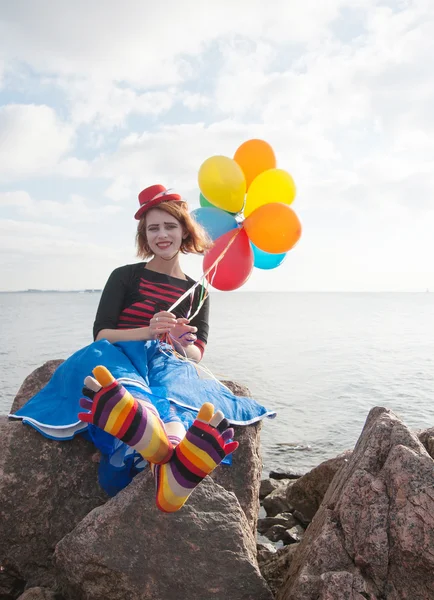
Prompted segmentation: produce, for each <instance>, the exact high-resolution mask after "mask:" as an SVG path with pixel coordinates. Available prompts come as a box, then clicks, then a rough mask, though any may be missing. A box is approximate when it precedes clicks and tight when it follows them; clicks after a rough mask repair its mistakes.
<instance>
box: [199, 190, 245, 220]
mask: <svg viewBox="0 0 434 600" xmlns="http://www.w3.org/2000/svg"><path fill="white" fill-rule="evenodd" d="M199 202H200V205H201V206H202V207H203V208H205V207H206V206H207V207H210V208H218V206H215V204H211V202H208V200H207V199H206V198H205V196H204V195H203V194H202V193H201V194H200V196H199ZM219 210H222V211H223V212H227V213H228V214H229V215H236V214H237V213H231V212H229V211H228V210H223V209H222V208H220V209H219Z"/></svg>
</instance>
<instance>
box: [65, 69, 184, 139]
mask: <svg viewBox="0 0 434 600" xmlns="http://www.w3.org/2000/svg"><path fill="white" fill-rule="evenodd" d="M58 84H59V85H60V86H61V87H62V88H63V90H64V91H65V93H66V94H67V96H68V102H69V105H70V113H71V120H72V122H73V123H74V124H77V125H79V124H92V125H93V126H94V127H97V128H99V129H103V130H110V129H113V128H116V127H121V126H124V125H125V120H126V118H127V116H129V115H130V114H131V115H142V116H152V117H157V116H158V115H161V114H163V113H165V112H167V111H168V110H169V109H170V108H171V107H172V106H173V103H174V101H175V98H176V95H175V91H174V90H173V89H170V88H169V89H167V90H165V91H147V92H143V93H141V92H137V91H136V90H133V89H131V88H126V87H119V85H117V84H113V83H112V82H110V81H107V80H104V79H101V80H100V79H99V78H98V76H96V77H95V76H94V77H93V78H92V79H85V78H84V79H83V78H82V79H74V80H71V79H65V78H63V79H61V80H59V81H58Z"/></svg>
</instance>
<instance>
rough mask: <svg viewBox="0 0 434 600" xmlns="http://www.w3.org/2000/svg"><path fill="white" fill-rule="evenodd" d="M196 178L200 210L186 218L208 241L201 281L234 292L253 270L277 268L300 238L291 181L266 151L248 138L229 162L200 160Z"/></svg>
mask: <svg viewBox="0 0 434 600" xmlns="http://www.w3.org/2000/svg"><path fill="white" fill-rule="evenodd" d="M198 179H199V188H200V191H201V194H200V205H201V208H198V209H196V210H194V211H192V215H193V217H194V218H195V219H196V221H197V222H198V223H200V225H202V227H203V228H204V229H205V230H206V232H207V233H208V235H209V236H210V238H211V239H212V241H213V242H214V244H213V246H212V248H211V249H210V250H209V251H208V252H207V253H206V255H205V257H204V262H203V269H204V274H205V277H206V279H207V281H208V282H209V283H210V284H211V285H212V286H213V287H214V288H216V289H219V290H224V291H229V290H235V289H237V288H239V287H241V286H242V285H243V284H244V283H245V282H246V281H247V279H248V278H249V277H250V275H251V273H252V271H253V267H257V268H258V269H274V268H276V267H278V266H279V265H280V264H281V263H282V262H283V260H284V259H285V257H286V254H287V252H288V251H289V250H291V248H293V247H294V246H295V244H296V243H297V242H298V240H299V239H300V236H301V224H300V221H299V219H298V217H297V215H296V214H295V212H294V211H293V210H292V208H290V206H289V205H290V204H292V202H293V201H294V198H295V194H296V188H295V184H294V181H293V179H292V177H291V175H290V174H289V173H287V172H286V171H284V170H282V169H277V168H276V157H275V154H274V151H273V149H272V147H271V146H270V145H269V144H268V143H267V142H264V141H263V140H256V139H254V140H248V141H247V142H244V143H243V144H242V145H241V146H240V147H239V148H238V149H237V151H236V152H235V155H234V158H229V157H227V156H211V157H210V158H208V159H207V160H205V162H204V163H203V164H202V166H201V167H200V169H199V176H198Z"/></svg>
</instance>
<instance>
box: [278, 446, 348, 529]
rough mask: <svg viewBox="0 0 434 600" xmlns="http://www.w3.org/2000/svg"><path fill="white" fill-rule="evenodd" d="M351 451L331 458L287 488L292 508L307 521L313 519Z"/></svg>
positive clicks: (288, 499) (287, 496)
mask: <svg viewBox="0 0 434 600" xmlns="http://www.w3.org/2000/svg"><path fill="white" fill-rule="evenodd" d="M350 456H351V451H350V450H349V451H347V452H344V453H343V454H340V455H339V456H337V457H336V458H331V459H330V460H326V461H324V462H322V463H321V464H320V465H318V466H317V467H315V468H314V469H312V471H309V473H306V475H303V477H300V479H297V481H295V482H294V484H293V485H292V486H290V487H288V488H287V494H286V499H287V502H288V504H289V505H290V506H292V507H294V509H296V510H298V511H299V512H300V513H301V514H302V515H303V516H304V517H305V519H306V520H308V519H312V517H313V516H314V514H315V513H316V511H317V510H318V508H319V505H320V504H321V502H322V499H323V498H324V495H325V493H326V491H327V489H328V487H329V485H330V483H331V482H332V479H333V477H334V476H335V474H336V473H337V471H339V469H340V468H341V467H342V466H343V465H345V464H346V462H347V461H348V459H349V458H350Z"/></svg>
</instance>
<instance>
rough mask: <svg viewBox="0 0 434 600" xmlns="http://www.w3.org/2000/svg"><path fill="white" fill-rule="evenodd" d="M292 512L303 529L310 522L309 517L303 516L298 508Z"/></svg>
mask: <svg viewBox="0 0 434 600" xmlns="http://www.w3.org/2000/svg"><path fill="white" fill-rule="evenodd" d="M292 514H293V516H294V518H295V519H296V520H297V521H298V523H300V525H302V526H303V527H304V528H305V529H306V527H307V526H308V525H309V523H310V522H311V519H308V518H307V517H305V516H304V515H303V514H302V513H301V512H300V511H299V510H294V512H293V513H292Z"/></svg>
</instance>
